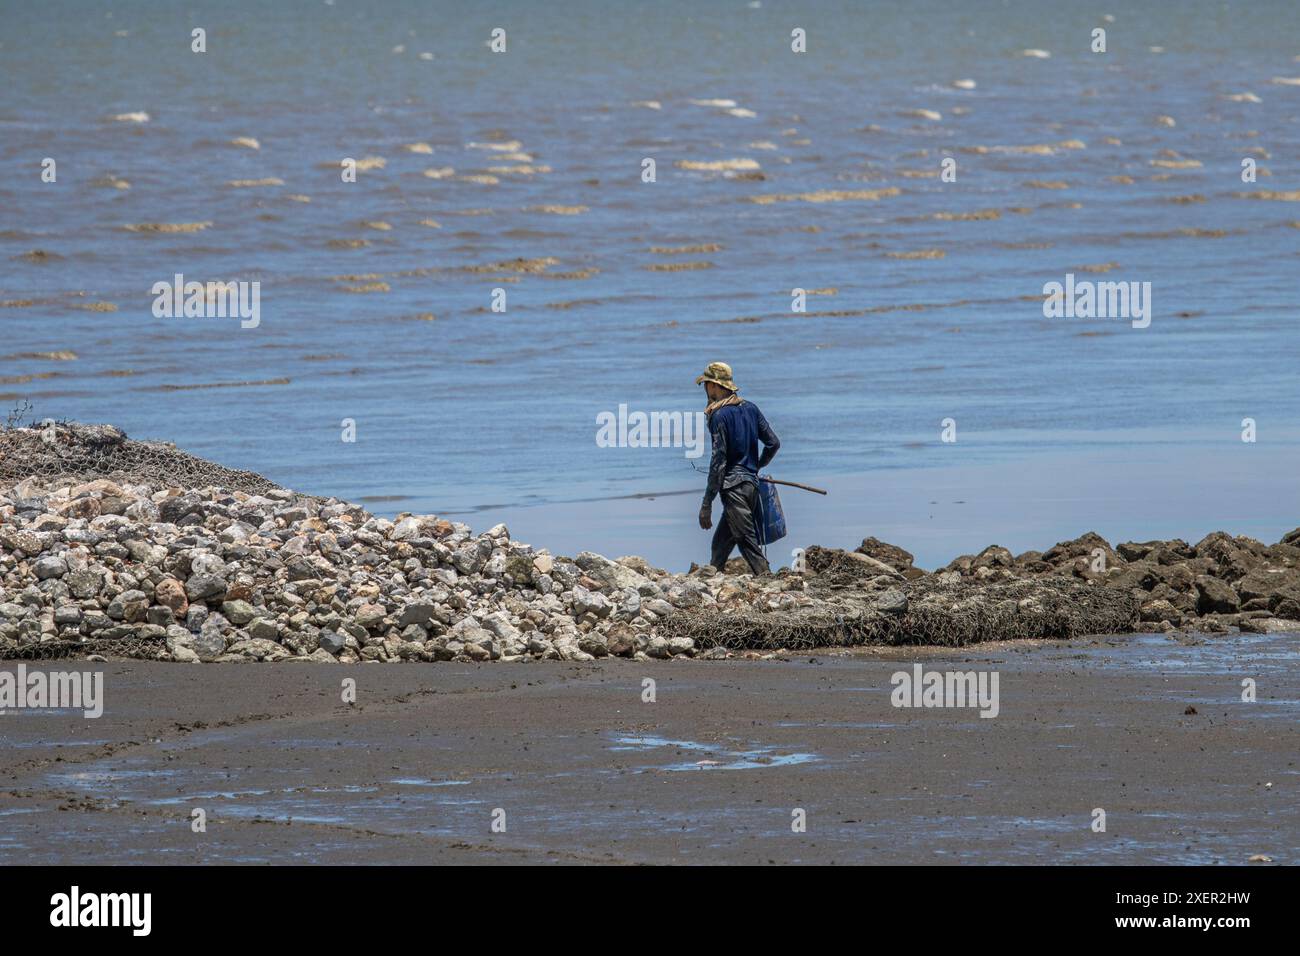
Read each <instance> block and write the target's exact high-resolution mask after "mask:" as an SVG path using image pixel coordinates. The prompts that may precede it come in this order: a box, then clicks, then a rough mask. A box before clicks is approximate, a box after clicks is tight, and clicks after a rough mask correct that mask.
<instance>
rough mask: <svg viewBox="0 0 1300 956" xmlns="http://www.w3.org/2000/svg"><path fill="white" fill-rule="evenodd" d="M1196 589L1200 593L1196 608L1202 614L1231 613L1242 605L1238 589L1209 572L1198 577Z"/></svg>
mask: <svg viewBox="0 0 1300 956" xmlns="http://www.w3.org/2000/svg"><path fill="white" fill-rule="evenodd" d="M1196 590H1197V593H1198V594H1199V595H1200V597H1199V599H1198V600H1197V602H1196V609H1197V611H1199V612H1200V613H1201V614H1231V613H1233V612H1234V611H1236V610H1237V608H1238V606H1239V605H1240V602H1239V600H1238V598H1237V592H1236V591H1234V590H1233V589H1232V588H1231V587H1230V586H1228V585H1227V584H1225V583H1224V582H1223V581H1220V580H1219V579H1218V578H1213V577H1210V576H1209V575H1208V574H1202V575H1200V576H1199V577H1197V578H1196Z"/></svg>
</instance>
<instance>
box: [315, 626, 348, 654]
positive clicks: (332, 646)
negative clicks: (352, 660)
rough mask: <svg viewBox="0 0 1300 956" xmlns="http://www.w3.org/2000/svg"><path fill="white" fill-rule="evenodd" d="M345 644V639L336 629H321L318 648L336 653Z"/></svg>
mask: <svg viewBox="0 0 1300 956" xmlns="http://www.w3.org/2000/svg"><path fill="white" fill-rule="evenodd" d="M346 646H347V640H346V638H344V637H343V635H341V634H339V633H337V632H336V631H321V634H320V649H321V650H322V651H325V652H327V653H329V654H338V653H339V652H340V651H342V650H343V648H344V647H346Z"/></svg>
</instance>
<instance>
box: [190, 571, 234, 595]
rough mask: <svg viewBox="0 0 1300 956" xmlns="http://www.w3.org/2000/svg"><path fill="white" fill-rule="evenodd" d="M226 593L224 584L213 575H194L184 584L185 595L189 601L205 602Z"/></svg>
mask: <svg viewBox="0 0 1300 956" xmlns="http://www.w3.org/2000/svg"><path fill="white" fill-rule="evenodd" d="M225 593H226V582H225V581H223V580H222V579H221V578H219V577H217V576H216V575H213V574H194V575H191V576H190V579H189V580H188V581H186V582H185V594H186V596H187V597H188V598H189V599H190V600H191V601H207V600H215V599H217V598H220V597H221V596H223V595H224V594H225Z"/></svg>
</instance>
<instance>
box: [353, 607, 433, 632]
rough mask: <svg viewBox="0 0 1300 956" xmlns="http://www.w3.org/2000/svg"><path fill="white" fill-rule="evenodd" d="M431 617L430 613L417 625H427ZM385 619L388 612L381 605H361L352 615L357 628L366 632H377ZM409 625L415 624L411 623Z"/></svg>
mask: <svg viewBox="0 0 1300 956" xmlns="http://www.w3.org/2000/svg"><path fill="white" fill-rule="evenodd" d="M431 616H432V611H431V612H430V613H429V615H428V616H426V617H425V618H424V620H422V621H419V623H421V624H427V623H428V621H429V617H431ZM387 617H388V612H387V611H386V610H385V609H384V607H383V605H381V604H363V605H361V607H359V608H357V611H356V614H355V615H353V620H354V621H356V623H357V626H358V627H363V628H365V629H366V630H367V631H377V630H379V629H380V628H382V627H383V626H384V620H385V619H386V618H387ZM409 623H416V622H415V621H411V622H409Z"/></svg>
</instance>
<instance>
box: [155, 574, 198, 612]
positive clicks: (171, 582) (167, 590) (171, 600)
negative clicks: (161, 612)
mask: <svg viewBox="0 0 1300 956" xmlns="http://www.w3.org/2000/svg"><path fill="white" fill-rule="evenodd" d="M153 599H154V600H155V601H157V602H158V603H159V604H161V605H162V606H163V607H166V608H170V609H171V611H172V613H173V614H175V615H177V616H178V617H179V616H182V615H184V614H185V612H186V610H187V609H188V608H189V606H190V602H189V601H188V600H187V599H186V597H185V588H184V587H183V586H182V585H181V583H180V582H179V581H177V580H176V579H175V578H163V579H162V580H161V581H159V582H158V586H157V587H155V588H154V589H153Z"/></svg>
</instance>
